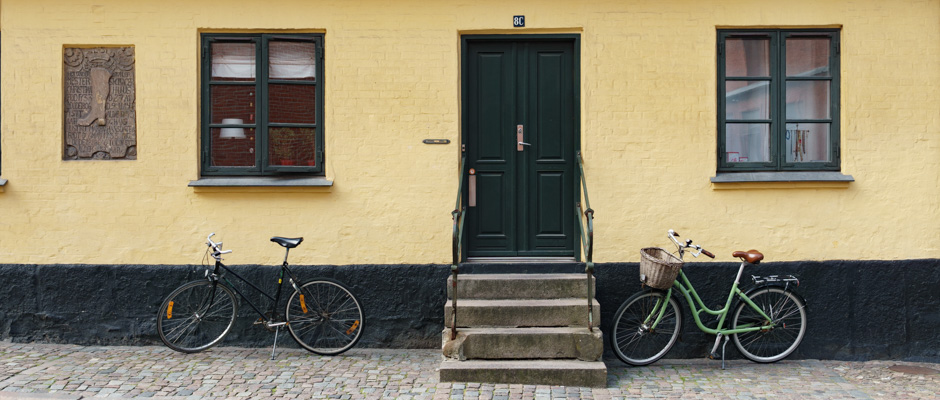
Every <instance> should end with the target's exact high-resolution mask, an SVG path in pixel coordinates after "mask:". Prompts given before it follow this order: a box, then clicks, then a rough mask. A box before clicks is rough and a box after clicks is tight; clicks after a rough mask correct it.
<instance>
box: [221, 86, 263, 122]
mask: <svg viewBox="0 0 940 400" xmlns="http://www.w3.org/2000/svg"><path fill="white" fill-rule="evenodd" d="M210 90H211V92H212V123H213V124H220V123H238V124H254V123H255V87H254V86H235V85H213V86H211V89H210ZM223 119H239V120H241V121H242V122H222V120H223Z"/></svg>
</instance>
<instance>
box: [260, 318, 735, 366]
mask: <svg viewBox="0 0 940 400" xmlns="http://www.w3.org/2000/svg"><path fill="white" fill-rule="evenodd" d="M280 331H281V327H280V326H278V327H276V328H274V348H272V349H271V361H274V355H275V352H276V351H277V333H278V332H280ZM722 369H723V368H722Z"/></svg>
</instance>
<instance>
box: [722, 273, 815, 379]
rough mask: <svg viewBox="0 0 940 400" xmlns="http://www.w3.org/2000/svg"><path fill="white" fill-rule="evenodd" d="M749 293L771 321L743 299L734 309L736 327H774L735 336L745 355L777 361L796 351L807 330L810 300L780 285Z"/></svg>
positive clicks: (759, 359)
mask: <svg viewBox="0 0 940 400" xmlns="http://www.w3.org/2000/svg"><path fill="white" fill-rule="evenodd" d="M747 296H748V297H750V298H751V301H753V302H754V304H756V305H757V306H758V307H760V309H761V311H763V312H764V313H765V314H767V316H768V317H770V318H771V321H767V320H766V319H765V318H764V317H762V316H761V315H760V314H758V313H757V311H756V310H754V308H753V307H751V306H750V305H748V304H747V303H745V302H741V303H739V304H738V307H737V308H736V309H735V311H734V318H733V319H732V325H731V326H732V328H738V327H747V326H765V325H770V324H771V323H773V325H774V327H773V328H771V329H768V330H764V331H754V332H746V333H738V334H735V335H732V336H731V338H732V339H734V345H735V347H737V348H738V350H739V351H741V354H743V355H744V356H745V357H747V358H748V359H750V360H752V361H755V362H759V363H772V362H776V361H779V360H781V359H783V358H784V357H786V356H788V355H790V353H793V351H794V350H796V348H797V346H799V345H800V342H801V341H803V334H804V333H806V302H805V301H803V299H802V298H801V297H800V296H799V295H797V294H795V293H793V292H791V291H789V290H784V289H781V288H777V287H765V288H761V289H757V290H755V291H753V292H752V293H748V294H747Z"/></svg>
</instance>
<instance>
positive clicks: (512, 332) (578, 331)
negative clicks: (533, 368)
mask: <svg viewBox="0 0 940 400" xmlns="http://www.w3.org/2000/svg"><path fill="white" fill-rule="evenodd" d="M459 333H460V334H459V336H458V338H457V341H459V342H460V344H459V346H456V347H455V349H458V351H462V354H454V355H453V356H452V357H451V358H455V359H461V360H465V359H477V360H499V359H506V358H507V355H511V356H512V358H513V359H556V358H558V359H578V360H582V361H595V360H598V359H600V357H601V355H603V352H604V346H603V340H602V339H601V337H600V336H601V333H600V330H599V329H595V330H594V331H593V332H592V331H588V330H587V329H586V328H567V327H565V328H542V327H539V328H462V329H459ZM450 334H451V330H450V329H449V328H447V329H444V332H443V333H442V335H443V340H444V342H446V341H447V340H449V339H450Z"/></svg>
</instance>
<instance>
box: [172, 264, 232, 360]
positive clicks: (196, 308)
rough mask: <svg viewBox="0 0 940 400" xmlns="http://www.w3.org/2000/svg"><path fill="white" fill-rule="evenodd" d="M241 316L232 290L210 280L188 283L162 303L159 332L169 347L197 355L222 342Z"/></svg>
mask: <svg viewBox="0 0 940 400" xmlns="http://www.w3.org/2000/svg"><path fill="white" fill-rule="evenodd" d="M237 313H238V303H236V301H235V294H234V293H232V289H229V288H228V287H227V286H225V285H222V284H220V283H215V284H213V283H212V282H209V281H208V280H202V281H193V282H189V283H187V284H185V285H183V286H180V287H179V288H178V289H176V290H174V291H173V293H170V295H169V296H167V298H166V300H163V304H162V305H161V306H160V311H159V312H158V313H157V332H158V333H159V334H160V340H163V343H164V344H166V345H167V347H169V348H171V349H173V350H176V351H180V352H183V353H195V352H197V351H202V350H205V349H208V348H210V347H212V346H214V345H215V344H216V343H219V341H221V340H222V338H223V337H225V335H226V334H228V332H229V330H231V329H232V325H233V324H234V323H235V315H236V314H237Z"/></svg>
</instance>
